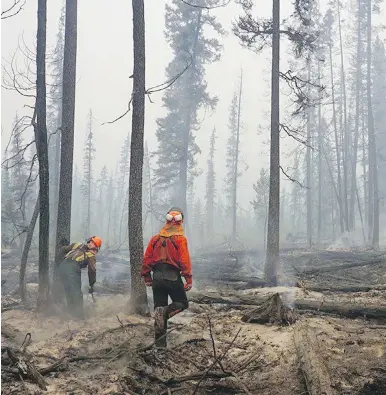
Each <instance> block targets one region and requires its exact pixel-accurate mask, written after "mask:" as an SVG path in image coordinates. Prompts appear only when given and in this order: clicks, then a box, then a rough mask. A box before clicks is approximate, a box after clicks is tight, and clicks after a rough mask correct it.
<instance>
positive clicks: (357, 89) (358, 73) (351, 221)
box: [349, 0, 362, 229]
mask: <svg viewBox="0 0 386 395" xmlns="http://www.w3.org/2000/svg"><path fill="white" fill-rule="evenodd" d="M361 3H362V0H358V16H357V18H358V21H357V23H358V26H357V51H356V52H357V55H356V57H357V59H356V63H357V64H356V73H355V74H356V75H355V127H354V141H353V154H352V157H351V191H350V216H349V224H350V229H354V228H355V201H356V195H357V183H356V177H357V159H358V140H359V111H360V93H361V88H362V70H361V53H362V40H361V18H360V12H361V8H362V6H361ZM358 203H359V201H358ZM358 209H359V210H360V206H359V205H358Z"/></svg>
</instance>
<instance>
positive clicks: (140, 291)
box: [128, 0, 148, 314]
mask: <svg viewBox="0 0 386 395" xmlns="http://www.w3.org/2000/svg"><path fill="white" fill-rule="evenodd" d="M132 7H133V47H134V73H133V94H132V98H133V115H132V130H131V155H130V178H129V223H128V227H129V249H130V271H131V301H130V302H131V303H130V306H131V308H132V309H133V310H134V311H135V312H137V313H142V314H144V313H146V312H147V310H148V306H147V295H146V288H145V284H144V282H143V281H142V278H141V274H140V270H141V265H142V258H143V235H142V169H143V156H144V126H145V16H144V2H143V0H133V1H132Z"/></svg>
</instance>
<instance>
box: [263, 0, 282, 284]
mask: <svg viewBox="0 0 386 395" xmlns="http://www.w3.org/2000/svg"><path fill="white" fill-rule="evenodd" d="M272 16H273V18H272V76H271V79H272V81H271V152H270V179H269V205H268V234H267V255H266V262H265V270H264V271H265V277H266V280H267V282H268V283H270V284H272V285H276V284H277V282H278V278H277V276H278V269H279V242H280V240H279V230H280V229H279V226H280V91H279V81H280V0H273V8H272Z"/></svg>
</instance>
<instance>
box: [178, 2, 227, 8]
mask: <svg viewBox="0 0 386 395" xmlns="http://www.w3.org/2000/svg"><path fill="white" fill-rule="evenodd" d="M181 1H182V2H183V3H184V4H186V5H188V6H190V7H194V8H201V9H204V10H213V9H215V8H221V7H226V6H227V5H228V4H229V3H230V2H231V0H228V1H226V2H225V3H223V4H217V5H212V6H205V5H198V4H193V3H189V2H188V1H186V0H181Z"/></svg>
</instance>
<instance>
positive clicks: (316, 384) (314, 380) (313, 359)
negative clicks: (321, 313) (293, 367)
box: [294, 323, 333, 395]
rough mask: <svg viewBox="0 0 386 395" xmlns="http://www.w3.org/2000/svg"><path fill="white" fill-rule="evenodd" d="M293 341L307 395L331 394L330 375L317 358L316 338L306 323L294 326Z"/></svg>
mask: <svg viewBox="0 0 386 395" xmlns="http://www.w3.org/2000/svg"><path fill="white" fill-rule="evenodd" d="M294 343H295V348H296V354H297V357H298V360H299V364H300V369H301V372H302V374H303V377H304V380H305V383H306V387H307V391H308V394H309V395H333V390H332V388H331V380H330V375H329V373H328V370H327V367H326V365H325V364H324V363H323V361H322V360H321V359H320V358H319V355H320V351H319V346H318V340H317V339H316V336H315V333H314V331H312V330H311V328H310V327H309V326H308V324H306V323H301V324H300V325H298V326H297V327H295V331H294Z"/></svg>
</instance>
